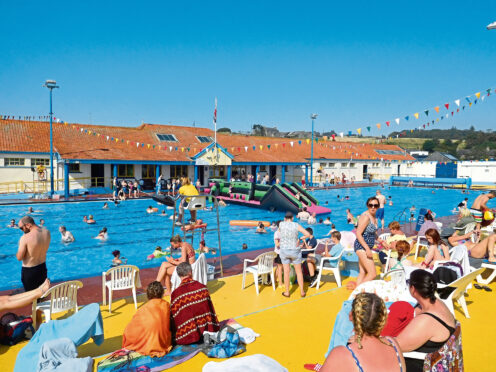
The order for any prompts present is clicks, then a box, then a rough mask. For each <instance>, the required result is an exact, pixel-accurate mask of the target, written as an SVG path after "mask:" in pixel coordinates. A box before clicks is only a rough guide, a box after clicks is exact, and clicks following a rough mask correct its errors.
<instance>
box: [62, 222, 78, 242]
mask: <svg viewBox="0 0 496 372" xmlns="http://www.w3.org/2000/svg"><path fill="white" fill-rule="evenodd" d="M59 231H60V235H61V236H62V242H64V243H72V242H73V241H74V240H76V239H74V235H72V233H71V232H70V231H67V229H66V228H65V226H60V227H59Z"/></svg>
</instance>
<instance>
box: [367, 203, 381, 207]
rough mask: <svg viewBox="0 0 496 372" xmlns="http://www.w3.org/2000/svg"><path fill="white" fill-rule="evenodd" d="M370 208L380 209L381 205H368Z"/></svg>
mask: <svg viewBox="0 0 496 372" xmlns="http://www.w3.org/2000/svg"><path fill="white" fill-rule="evenodd" d="M367 207H369V208H379V204H367Z"/></svg>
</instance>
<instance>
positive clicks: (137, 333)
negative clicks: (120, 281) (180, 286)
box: [122, 281, 172, 357]
mask: <svg viewBox="0 0 496 372" xmlns="http://www.w3.org/2000/svg"><path fill="white" fill-rule="evenodd" d="M163 295H164V288H163V287H162V284H160V283H159V282H157V281H154V282H151V283H150V284H148V287H147V289H146V297H147V298H148V302H147V303H146V304H144V305H143V306H141V307H140V308H139V309H138V311H137V312H136V314H134V316H133V318H132V319H131V321H130V322H129V324H128V325H127V326H126V328H125V329H124V334H123V336H122V347H123V348H126V349H128V350H133V351H137V352H138V353H140V354H143V355H149V356H151V357H162V356H164V355H165V354H167V353H168V352H169V351H170V350H171V348H172V336H171V331H170V307H169V303H168V302H167V301H164V300H162V296H163Z"/></svg>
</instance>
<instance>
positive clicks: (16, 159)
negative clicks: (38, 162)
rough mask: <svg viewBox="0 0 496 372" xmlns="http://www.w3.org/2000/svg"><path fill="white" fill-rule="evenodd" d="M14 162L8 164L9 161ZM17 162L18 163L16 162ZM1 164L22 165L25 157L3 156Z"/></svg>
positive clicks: (7, 165)
mask: <svg viewBox="0 0 496 372" xmlns="http://www.w3.org/2000/svg"><path fill="white" fill-rule="evenodd" d="M11 162H12V163H14V164H10V163H11ZM7 163H9V164H7ZM16 163H19V164H16ZM3 164H4V165H5V166H6V167H24V166H25V165H26V159H25V158H4V159H3Z"/></svg>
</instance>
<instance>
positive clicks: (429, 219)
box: [424, 203, 463, 221]
mask: <svg viewBox="0 0 496 372" xmlns="http://www.w3.org/2000/svg"><path fill="white" fill-rule="evenodd" d="M460 204H461V203H460ZM462 205H463V204H462ZM424 218H425V219H426V220H428V221H434V219H433V218H432V214H430V213H429V212H427V213H426V214H425V215H424Z"/></svg>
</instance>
